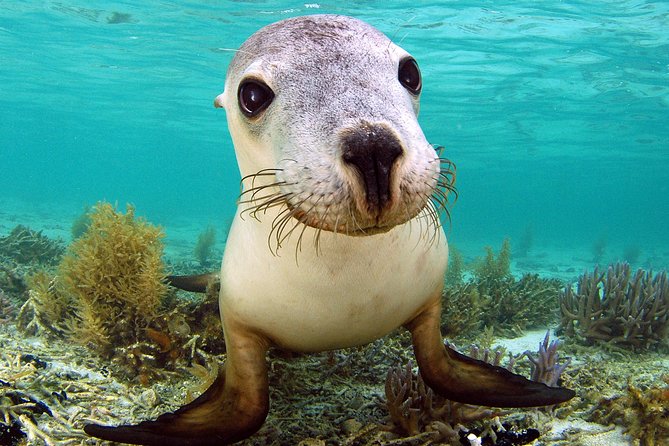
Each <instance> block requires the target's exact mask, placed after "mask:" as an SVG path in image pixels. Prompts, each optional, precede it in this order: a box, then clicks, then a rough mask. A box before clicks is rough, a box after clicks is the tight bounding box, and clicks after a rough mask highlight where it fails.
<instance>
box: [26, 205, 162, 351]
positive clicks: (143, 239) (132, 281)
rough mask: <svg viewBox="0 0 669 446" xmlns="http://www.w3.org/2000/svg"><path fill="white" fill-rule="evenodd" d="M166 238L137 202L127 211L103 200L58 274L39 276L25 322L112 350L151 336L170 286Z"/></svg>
mask: <svg viewBox="0 0 669 446" xmlns="http://www.w3.org/2000/svg"><path fill="white" fill-rule="evenodd" d="M161 238H162V231H161V230H160V229H159V228H157V227H155V226H152V225H150V224H148V223H147V222H145V221H144V220H142V219H137V218H135V215H134V209H133V208H132V207H131V206H128V208H127V211H126V213H125V214H122V213H120V212H117V211H116V210H115V209H114V208H113V207H112V206H111V205H110V204H109V203H99V204H98V205H97V206H95V207H94V208H93V209H92V211H91V214H90V225H89V227H88V229H87V231H86V232H85V233H84V234H83V235H82V236H80V237H79V238H78V239H77V240H75V241H74V242H73V243H72V244H71V245H70V247H69V248H68V251H67V253H66V254H65V255H64V256H63V259H62V261H61V263H60V265H59V266H58V271H57V275H56V277H55V278H50V277H47V276H46V275H43V274H42V275H36V276H33V278H32V286H31V290H30V297H29V299H28V301H27V302H26V304H25V305H24V307H23V308H22V309H21V312H20V315H19V316H20V317H19V327H20V328H22V329H23V330H24V331H28V332H39V331H44V330H45V331H50V332H54V333H56V334H60V335H66V336H68V337H70V338H71V339H73V340H75V341H77V342H79V343H82V344H84V345H88V346H90V347H92V348H93V349H94V350H96V351H97V352H98V353H100V354H101V355H103V356H106V357H111V356H113V355H114V353H115V349H116V348H119V347H125V346H130V345H135V344H137V343H138V342H141V341H146V340H147V335H146V329H147V328H149V327H152V325H156V324H157V319H158V315H159V309H160V305H161V301H162V299H163V297H164V296H165V295H166V293H167V286H166V285H165V284H164V282H163V280H164V277H165V273H164V267H163V263H162V260H161V255H162V242H161ZM154 328H156V329H158V327H154Z"/></svg>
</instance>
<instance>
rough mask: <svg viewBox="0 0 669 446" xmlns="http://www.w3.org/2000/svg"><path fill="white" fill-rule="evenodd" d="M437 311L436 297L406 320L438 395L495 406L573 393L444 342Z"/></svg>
mask: <svg viewBox="0 0 669 446" xmlns="http://www.w3.org/2000/svg"><path fill="white" fill-rule="evenodd" d="M440 314H441V304H440V302H439V301H437V302H436V303H434V304H432V305H431V306H430V307H429V308H427V309H426V310H424V311H423V312H422V313H421V314H420V315H419V316H418V317H416V318H415V319H413V320H412V321H411V322H410V323H409V324H407V328H408V329H409V330H410V331H411V335H412V339H413V345H414V351H415V354H416V361H417V362H418V367H419V369H420V373H421V376H422V377H423V380H424V381H425V382H426V383H427V385H428V386H430V387H431V388H432V389H433V390H435V391H436V392H437V393H439V394H440V395H442V396H444V397H446V398H448V399H451V400H454V401H458V402H462V403H469V404H478V405H483V406H494V407H533V406H546V405H552V404H558V403H563V402H565V401H567V400H569V399H571V398H573V397H574V395H575V393H574V391H573V390H569V389H565V388H561V387H549V386H547V385H545V384H542V383H539V382H535V381H530V380H528V379H527V378H524V377H522V376H520V375H516V374H515V373H511V372H509V371H508V370H506V369H504V368H502V367H496V366H493V365H490V364H488V363H486V362H483V361H479V360H476V359H472V358H470V357H468V356H465V355H463V354H461V353H458V352H456V351H455V350H453V349H451V348H449V347H447V346H445V345H444V344H443V342H442V338H441V333H440V331H439V322H440Z"/></svg>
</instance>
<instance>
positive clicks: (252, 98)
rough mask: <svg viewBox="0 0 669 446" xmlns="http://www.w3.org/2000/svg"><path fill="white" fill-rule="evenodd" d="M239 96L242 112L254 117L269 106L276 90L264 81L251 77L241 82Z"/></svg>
mask: <svg viewBox="0 0 669 446" xmlns="http://www.w3.org/2000/svg"><path fill="white" fill-rule="evenodd" d="M237 98H238V100H239V108H240V109H241V111H242V113H244V114H245V115H246V116H247V117H249V118H253V117H254V116H257V115H258V114H259V113H260V112H261V111H263V110H265V109H266V108H267V107H269V104H271V103H272V100H273V99H274V92H273V91H272V89H271V88H269V87H268V86H267V85H266V84H265V83H264V82H261V81H259V80H256V79H249V80H245V81H243V82H242V83H241V84H239V90H238V91H237Z"/></svg>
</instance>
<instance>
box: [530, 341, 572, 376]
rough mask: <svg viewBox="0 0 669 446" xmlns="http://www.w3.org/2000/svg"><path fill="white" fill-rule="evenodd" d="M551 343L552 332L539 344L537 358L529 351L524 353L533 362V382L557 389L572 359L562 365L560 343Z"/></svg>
mask: <svg viewBox="0 0 669 446" xmlns="http://www.w3.org/2000/svg"><path fill="white" fill-rule="evenodd" d="M549 341H550V330H549V331H546V337H545V338H544V340H543V342H541V344H539V351H538V352H537V353H538V354H537V356H536V357H535V356H534V355H533V354H532V352H530V351H529V350H528V351H526V352H525V353H523V354H524V355H525V356H527V359H529V360H530V362H531V365H530V367H531V369H532V376H531V379H532V381H538V382H540V383H544V384H546V385H548V386H552V387H555V386H557V385H558V382H559V381H560V377H561V376H562V372H564V371H565V369H566V368H567V366H568V365H569V363H570V362H571V359H567V360H566V361H565V362H563V363H562V364H559V363H558V361H559V355H558V346H559V342H558V341H553V342H551V343H549Z"/></svg>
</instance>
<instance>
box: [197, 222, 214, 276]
mask: <svg viewBox="0 0 669 446" xmlns="http://www.w3.org/2000/svg"><path fill="white" fill-rule="evenodd" d="M215 242H216V229H215V228H214V227H213V226H208V227H207V229H205V230H204V231H202V233H200V235H199V236H198V237H197V244H196V245H195V249H194V250H193V254H194V255H195V258H196V259H197V260H198V262H200V265H201V266H207V264H208V263H209V259H210V258H211V254H212V251H213V250H214V243H215Z"/></svg>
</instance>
